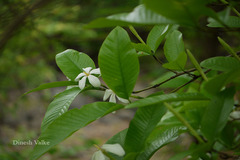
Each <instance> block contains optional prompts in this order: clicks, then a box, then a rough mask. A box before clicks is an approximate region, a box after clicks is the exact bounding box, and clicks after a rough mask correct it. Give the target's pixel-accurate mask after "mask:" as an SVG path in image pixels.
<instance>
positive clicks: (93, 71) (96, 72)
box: [90, 68, 101, 74]
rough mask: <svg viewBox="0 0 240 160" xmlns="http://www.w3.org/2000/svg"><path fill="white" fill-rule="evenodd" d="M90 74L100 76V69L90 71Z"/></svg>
mask: <svg viewBox="0 0 240 160" xmlns="http://www.w3.org/2000/svg"><path fill="white" fill-rule="evenodd" d="M90 74H101V72H100V68H97V69H93V70H91V71H90Z"/></svg>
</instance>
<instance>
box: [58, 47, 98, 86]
mask: <svg viewBox="0 0 240 160" xmlns="http://www.w3.org/2000/svg"><path fill="white" fill-rule="evenodd" d="M56 62H57V65H58V67H59V68H60V69H61V70H62V72H63V73H64V75H65V76H67V77H68V78H69V79H71V80H72V81H73V80H74V79H75V78H76V77H77V75H78V74H79V73H81V72H83V70H82V69H83V68H86V67H92V68H95V64H94V62H93V60H92V59H91V58H90V57H89V56H88V55H86V54H84V53H82V52H78V51H75V50H73V49H67V50H66V51H64V52H61V53H59V54H57V55H56Z"/></svg>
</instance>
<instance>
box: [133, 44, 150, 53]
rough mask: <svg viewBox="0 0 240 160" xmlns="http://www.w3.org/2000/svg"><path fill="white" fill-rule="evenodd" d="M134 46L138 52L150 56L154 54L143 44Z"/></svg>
mask: <svg viewBox="0 0 240 160" xmlns="http://www.w3.org/2000/svg"><path fill="white" fill-rule="evenodd" d="M132 46H133V47H134V48H135V49H136V50H137V51H142V52H143V53H147V54H149V55H151V54H152V51H151V48H150V47H149V46H148V45H146V44H142V43H132Z"/></svg>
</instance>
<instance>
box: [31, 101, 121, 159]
mask: <svg viewBox="0 0 240 160" xmlns="http://www.w3.org/2000/svg"><path fill="white" fill-rule="evenodd" d="M122 107H123V105H120V104H115V103H108V102H96V103H91V104H87V105H84V106H82V108H80V109H72V110H69V111H68V112H66V113H64V114H63V115H62V116H60V117H58V118H57V119H56V120H55V121H54V122H52V123H51V124H50V125H49V126H48V128H47V129H46V130H45V131H44V132H42V133H41V135H40V137H39V138H38V140H39V141H45V142H49V145H40V144H39V145H35V147H34V149H33V151H32V153H31V155H30V160H35V159H38V158H39V157H40V156H41V155H43V154H44V153H45V152H47V151H48V150H49V149H50V148H51V147H53V146H55V145H56V144H58V143H60V142H61V141H63V140H64V139H66V138H67V137H69V136H70V135H71V134H73V133H74V132H76V131H77V130H79V129H80V128H82V127H85V126H86V125H88V124H89V123H91V122H93V121H95V120H97V119H99V118H101V117H103V116H105V115H106V114H108V113H112V112H113V111H115V110H118V109H120V108H122Z"/></svg>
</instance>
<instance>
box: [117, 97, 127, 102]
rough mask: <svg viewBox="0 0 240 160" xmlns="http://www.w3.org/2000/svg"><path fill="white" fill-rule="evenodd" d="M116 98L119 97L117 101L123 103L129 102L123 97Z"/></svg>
mask: <svg viewBox="0 0 240 160" xmlns="http://www.w3.org/2000/svg"><path fill="white" fill-rule="evenodd" d="M117 98H118V99H119V101H121V102H123V103H129V101H128V100H127V99H124V98H121V97H118V96H117Z"/></svg>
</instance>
